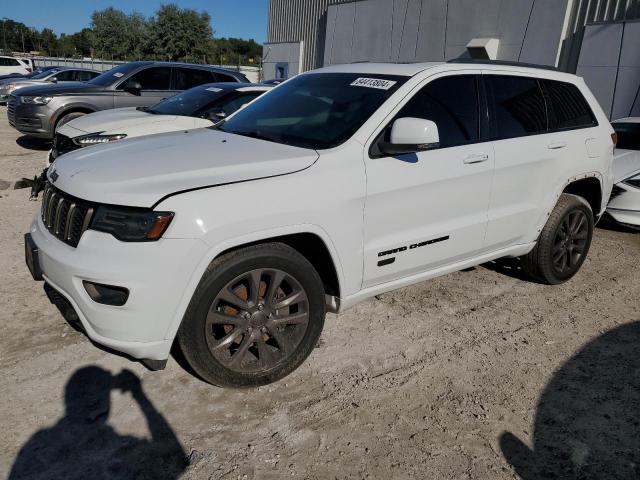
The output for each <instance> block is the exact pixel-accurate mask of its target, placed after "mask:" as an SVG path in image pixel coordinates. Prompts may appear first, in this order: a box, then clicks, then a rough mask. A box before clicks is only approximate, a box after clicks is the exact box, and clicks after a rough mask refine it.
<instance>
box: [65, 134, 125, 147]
mask: <svg viewBox="0 0 640 480" xmlns="http://www.w3.org/2000/svg"><path fill="white" fill-rule="evenodd" d="M123 138H127V135H126V134H125V133H116V134H113V135H101V134H99V133H92V134H91V135H84V136H82V137H76V138H74V139H73V143H75V144H76V145H78V146H80V147H88V146H90V145H99V144H101V143H109V142H113V141H116V140H122V139H123Z"/></svg>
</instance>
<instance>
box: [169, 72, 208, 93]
mask: <svg viewBox="0 0 640 480" xmlns="http://www.w3.org/2000/svg"><path fill="white" fill-rule="evenodd" d="M174 72H175V74H176V80H175V82H176V83H175V88H174V90H189V89H190V88H193V87H197V86H199V85H202V84H204V83H211V82H214V81H215V78H214V76H213V73H212V72H209V71H207V70H197V69H195V68H176V69H174Z"/></svg>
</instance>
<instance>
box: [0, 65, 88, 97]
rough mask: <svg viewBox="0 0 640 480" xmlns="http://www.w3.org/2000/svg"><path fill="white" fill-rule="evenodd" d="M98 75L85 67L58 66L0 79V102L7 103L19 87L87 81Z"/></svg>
mask: <svg viewBox="0 0 640 480" xmlns="http://www.w3.org/2000/svg"><path fill="white" fill-rule="evenodd" d="M98 75H100V72H96V71H95V70H89V69H87V68H73V67H60V68H51V69H49V70H45V71H44V72H40V73H38V74H36V75H31V76H30V77H29V78H25V77H19V78H12V79H9V80H5V81H0V104H2V105H3V104H5V103H7V100H8V99H9V95H10V94H11V93H13V92H15V91H16V90H19V89H21V88H26V87H34V86H41V85H46V84H47V83H58V82H88V81H89V80H91V79H94V78H96V77H97V76H98Z"/></svg>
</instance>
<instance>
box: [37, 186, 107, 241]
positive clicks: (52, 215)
mask: <svg viewBox="0 0 640 480" xmlns="http://www.w3.org/2000/svg"><path fill="white" fill-rule="evenodd" d="M94 209H95V207H94V205H93V204H91V203H89V202H85V201H83V200H79V199H77V198H73V197H72V196H70V195H67V194H66V193H64V192H61V191H60V190H58V189H57V188H55V187H53V186H52V185H51V184H50V183H48V182H47V185H46V186H45V189H44V195H43V196H42V222H43V223H44V225H45V226H46V227H47V230H49V232H50V233H51V234H52V235H54V236H55V237H57V238H58V239H60V240H62V241H63V242H64V243H66V244H67V245H71V246H72V247H77V246H78V242H80V237H82V234H83V233H84V232H85V231H86V230H87V228H89V224H90V222H91V217H93V212H94Z"/></svg>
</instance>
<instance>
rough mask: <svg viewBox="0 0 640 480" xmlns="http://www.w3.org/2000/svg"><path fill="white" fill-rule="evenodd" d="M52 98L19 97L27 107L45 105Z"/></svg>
mask: <svg viewBox="0 0 640 480" xmlns="http://www.w3.org/2000/svg"><path fill="white" fill-rule="evenodd" d="M52 98H53V97H20V101H21V102H22V103H26V104H27V105H46V104H47V103H49V102H50V101H51V99H52Z"/></svg>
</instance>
